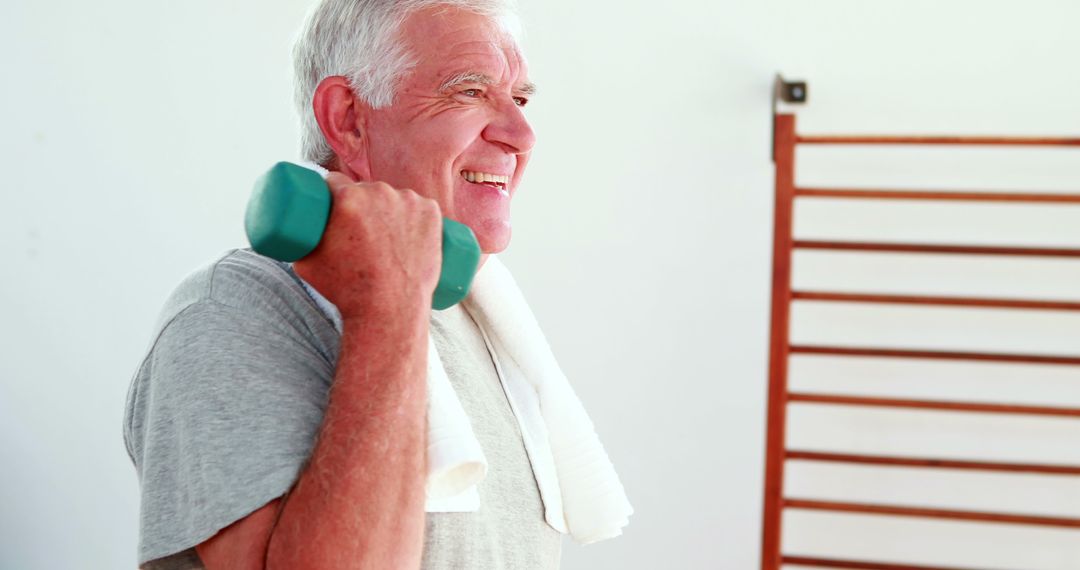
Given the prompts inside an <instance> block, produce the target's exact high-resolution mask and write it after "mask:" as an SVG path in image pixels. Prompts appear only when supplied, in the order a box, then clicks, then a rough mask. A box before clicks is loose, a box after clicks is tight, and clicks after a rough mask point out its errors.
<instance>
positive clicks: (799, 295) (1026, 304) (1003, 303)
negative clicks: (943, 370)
mask: <svg viewBox="0 0 1080 570" xmlns="http://www.w3.org/2000/svg"><path fill="white" fill-rule="evenodd" d="M791 299H792V300H793V301H824V302H838V303H874V304H887V305H890V304H891V305H932V306H946V307H978V308H988V309H1036V310H1046V311H1080V302H1077V301H1037V300H1029V299H989V298H980V297H938V296H928V295H882V294H873V293H839V292H833V291H792V292H791Z"/></svg>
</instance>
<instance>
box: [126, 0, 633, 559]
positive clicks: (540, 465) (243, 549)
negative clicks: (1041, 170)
mask: <svg viewBox="0 0 1080 570" xmlns="http://www.w3.org/2000/svg"><path fill="white" fill-rule="evenodd" d="M507 1H508V0H397V1H394V0H324V1H323V2H322V3H321V4H320V5H319V6H317V7H316V9H315V10H314V12H313V13H312V15H311V17H310V18H309V20H308V22H307V24H306V27H305V29H304V31H303V32H302V34H301V36H300V38H299V40H298V43H297V46H296V49H295V53H294V57H295V63H296V71H297V84H298V87H297V100H298V104H299V106H300V112H301V116H302V118H303V153H304V156H305V158H306V159H307V160H308V161H310V162H313V163H317V164H319V165H321V166H323V167H325V168H326V169H327V170H328V171H330V172H329V173H328V175H327V177H326V181H327V184H328V186H329V187H330V190H331V192H332V193H333V199H334V207H333V211H332V214H331V218H330V221H329V223H328V225H327V229H326V232H325V234H324V237H323V240H322V242H320V245H319V247H318V248H317V249H316V250H315V251H314V252H313V253H312V254H311V255H309V256H308V257H306V258H305V259H303V260H302V261H299V262H297V263H295V264H294V265H291V266H290V265H289V264H285V263H279V262H276V261H273V260H270V259H268V258H264V257H261V256H259V255H257V254H255V253H253V252H251V251H250V250H239V251H234V252H230V253H229V254H227V255H226V256H225V257H223V258H222V259H219V260H218V261H216V262H215V263H213V264H212V265H211V266H210V267H208V268H206V269H204V270H201V271H199V272H196V273H195V274H193V275H192V276H191V277H189V278H188V279H187V280H186V281H185V282H184V283H183V284H182V285H181V286H180V287H179V288H178V289H177V291H176V292H175V293H174V294H173V295H172V297H171V298H170V300H169V301H168V303H167V304H166V307H165V309H164V311H163V313H162V317H161V320H160V323H159V326H158V329H157V331H156V333H155V336H154V342H153V343H152V346H151V348H150V350H149V351H148V354H147V356H146V359H145V360H144V361H143V362H142V364H141V365H140V367H139V369H138V371H137V373H136V375H135V378H134V380H133V382H132V386H131V390H130V392H129V394H128V403H127V411H126V415H125V441H126V443H127V446H128V450H129V453H130V454H131V456H132V459H133V461H134V462H135V465H136V468H137V470H138V472H139V476H140V484H141V489H142V505H141V513H140V520H141V527H140V546H139V562H140V565H142V566H143V567H146V568H210V569H219V568H220V569H248V568H289V569H294V568H378V569H389V568H395V569H396V568H431V569H435V568H446V569H450V568H454V569H462V568H493V569H497V568H506V569H527V568H528V569H531V568H536V569H546V568H557V567H558V566H559V558H560V544H561V534H562V533H566V532H569V533H570V534H571V535H573V536H574V537H575V538H577V539H579V541H581V542H591V541H594V540H600V539H603V538H608V537H610V536H615V535H617V534H618V533H619V532H620V530H619V529H621V527H622V526H623V525H625V524H626V517H627V516H628V515H629V513H630V508H629V504H628V503H626V501H625V496H624V495H623V494H622V488H621V485H620V484H619V483H618V479H617V477H616V476H614V471H613V470H611V469H610V463H608V462H607V458H606V455H604V453H603V451H602V448H601V447H600V446H599V443H598V441H593V440H594V439H595V434H593V433H591V424H590V423H589V422H588V420H587V418H586V417H585V415H584V413H583V410H581V411H580V413H578V412H577V411H576V410H578V408H576V407H575V405H579V404H578V403H577V401H576V398H575V397H573V396H572V391H570V390H569V388H568V387H566V388H565V389H562V388H560V386H561V384H560V383H559V380H561V381H562V382H565V379H564V378H561V377H559V374H560V373H558V371H557V365H554V364H553V362H554V361H553V360H551V361H550V362H551V364H546V365H536V366H533V367H532V368H530V365H529V362H531V361H535V362H547V361H545V360H543V358H540V359H539V360H537V359H534V358H533V357H532V356H531V353H533V352H535V353H537V354H542V355H543V354H549V353H547V352H545V351H546V350H547V347H546V343H544V342H543V340H542V336H540V335H539V333H538V329H537V331H536V333H535V334H532V336H530V333H529V332H528V330H526V329H521V330H524V331H525V332H520V331H519V330H518V329H516V328H515V327H517V326H518V325H519V324H520V322H521V321H529V320H531V315H530V314H528V313H520V314H518V315H517V316H511V317H506V316H505V315H504V316H502V317H500V316H498V315H492V313H498V312H499V311H500V309H498V307H499V303H500V302H494V301H493V302H491V303H489V304H488V305H486V307H487V308H485V305H484V303H483V302H481V301H477V302H476V303H474V304H471V305H470V304H469V303H468V300H467V302H466V303H465V304H464V305H465V306H457V307H453V308H451V309H449V310H446V311H441V312H432V311H431V308H430V307H431V296H432V291H433V290H434V288H435V284H436V281H437V279H438V273H439V266H440V259H441V257H440V225H441V217H442V216H445V217H448V218H451V219H454V220H457V221H459V222H462V223H464V224H466V225H468V226H469V227H471V228H472V230H473V231H474V232H475V234H476V237H477V240H478V242H479V243H480V246H481V249H482V251H483V252H484V254H485V255H484V262H486V263H488V265H491V267H485V268H484V269H482V270H481V274H484V273H485V272H488V271H489V270H490V271H495V270H496V269H495V266H494V265H492V263H493V262H495V260H493V259H487V254H491V253H496V252H499V251H501V250H503V249H504V248H505V247H506V246H507V244H508V243H509V241H510V200H511V198H512V197H513V195H514V192H515V190H516V188H517V186H518V183H519V182H520V180H521V176H522V174H523V172H524V170H525V165H526V163H527V162H528V158H529V152H530V150H531V149H532V147H533V143H534V135H533V131H532V129H531V128H530V126H529V123H528V121H527V120H526V118H525V116H524V114H523V112H522V108H523V107H524V106H525V105H526V103H527V102H528V100H529V97H530V95H531V94H532V93H533V90H534V88H533V86H532V84H531V83H530V82H529V79H528V73H527V69H526V65H525V60H524V58H523V56H522V53H521V50H520V47H519V46H518V42H517V40H516V36H517V33H516V26H517V19H516V16H515V14H514V12H513V9H512V6H509V5H508V4H507ZM495 263H496V264H497V262H495ZM502 271H505V270H502ZM502 287H503V288H504V289H505V288H511V289H512V288H513V286H512V285H509V284H506V283H504V285H503V286H502ZM492 288H493V289H498V287H495V286H492ZM491 295H496V294H495V293H491V294H489V297H490V296H491ZM496 296H497V295H496ZM520 304H521V305H522V306H523V305H524V303H523V302H522V303H520ZM470 307H471V308H470ZM522 315H524V316H522ZM500 318H501V319H502V321H500ZM500 322H503V323H506V324H504V325H500V324H499V323H500ZM500 327H501V328H500ZM500 331H501V332H500ZM507 331H512V332H507ZM517 336H521V337H522V338H525V339H531V340H526V341H522V340H520V339H516V337H517ZM429 338H430V341H429ZM515 343H517V344H522V343H524V344H530V345H531V346H527V347H525V348H521V347H518V348H514V347H513V345H514V344H515ZM507 347H510V348H507ZM515 351H516V352H515ZM429 355H437V356H434V357H433V358H429ZM500 361H501V362H502V364H501V365H500ZM519 365H520V369H521V370H523V371H524V372H523V373H522V374H519V375H518V377H517V380H515V372H513V371H514V370H517V369H518V366H519ZM545 369H546V370H547V372H543V373H538V372H537V370H540V371H543V370H545ZM443 371H445V377H448V378H449V380H450V385H452V386H453V389H452V390H451V392H452V393H453V394H452V396H450V397H444V400H453V401H454V403H455V405H456V404H457V402H460V407H461V409H463V410H464V412H465V415H467V417H468V422H466V423H467V424H468V428H466V429H465V432H467V435H468V437H465V438H463V441H465V442H466V443H467V442H468V440H473V439H474V440H475V442H476V443H478V444H479V445H478V449H477V450H476V455H477V459H476V461H474V462H473V463H470V465H472V464H479V465H481V468H480V469H479V474H480V475H479V476H478V477H476V478H474V479H473V480H472V486H471V487H469V488H468V489H466V490H465V491H464V492H461V493H460V494H456V495H453V496H450V497H448V498H447V499H446V500H442V501H439V500H435V497H433V489H435V488H437V487H436V486H434V485H433V484H432V478H433V477H436V476H439V475H441V474H442V473H440V472H438V471H439V469H440V468H441V467H440V466H441V465H443V464H442V463H441V462H442V461H443V460H444V459H445V456H446V455H447V453H448V454H449V455H451V456H453V455H455V454H458V453H459V452H460V454H461V455H463V456H464V455H467V454H468V452H467V449H468V446H467V445H465V444H462V446H461V447H460V448H459V447H454V446H453V445H449V446H446V445H444V446H443V448H440V449H436V451H437V452H438V453H434V452H433V451H432V450H433V449H435V447H436V446H437V445H443V443H444V442H443V441H442V440H441V439H440V438H441V437H442V436H439V435H437V434H436V435H435V436H434V437H433V433H435V428H434V427H433V426H434V425H435V423H436V420H435V419H434V418H433V417H432V416H431V414H433V413H435V412H437V411H438V410H437V409H436V407H437V406H436V405H435V403H434V397H432V398H431V399H430V400H429V391H430V392H431V393H432V394H434V390H435V388H433V387H432V386H433V385H429V382H430V380H431V377H432V375H433V374H436V373H438V374H442V372H443ZM551 371H554V372H553V373H551ZM530 375H531V376H532V378H530V382H531V383H529V382H524V381H522V380H521V377H525V376H530ZM545 375H546V376H549V377H550V378H549V379H547V380H542V379H541V380H542V381H541V380H538V379H537V378H536V377H540V376H545ZM454 396H456V397H454ZM440 405H441V404H440ZM560 410H563V411H562V412H560ZM558 414H562V415H558ZM553 418H557V419H554V420H553ZM545 422H547V423H546V427H545ZM575 425H576V427H573V426H575ZM469 428H471V429H469ZM573 429H577V430H578V431H573ZM440 433H443V432H440ZM448 441H449V440H448ZM455 445H456V444H455ZM481 452H482V453H481ZM449 465H451V466H452V465H455V464H453V463H449ZM598 481H599V482H601V483H597V482H598ZM458 491H459V490H458V489H455V490H454V491H453V493H458ZM470 493H471V494H470Z"/></svg>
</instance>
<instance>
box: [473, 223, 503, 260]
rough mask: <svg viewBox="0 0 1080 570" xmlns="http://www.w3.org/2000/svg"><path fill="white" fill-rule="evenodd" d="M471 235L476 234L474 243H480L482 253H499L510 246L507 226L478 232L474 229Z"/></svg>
mask: <svg viewBox="0 0 1080 570" xmlns="http://www.w3.org/2000/svg"><path fill="white" fill-rule="evenodd" d="M492 230H494V231H492ZM473 233H475V234H476V241H477V242H479V243H480V251H482V252H484V253H500V252H502V251H503V250H505V249H506V248H507V247H508V246H509V245H510V233H511V232H510V226H509V225H505V226H502V225H500V227H498V228H484V229H482V230H480V231H476V230H475V229H474V230H473Z"/></svg>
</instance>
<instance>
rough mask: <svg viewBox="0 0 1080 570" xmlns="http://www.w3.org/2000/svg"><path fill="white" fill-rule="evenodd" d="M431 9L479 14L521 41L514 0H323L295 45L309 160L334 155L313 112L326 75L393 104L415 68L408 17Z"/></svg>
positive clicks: (375, 101)
mask: <svg viewBox="0 0 1080 570" xmlns="http://www.w3.org/2000/svg"><path fill="white" fill-rule="evenodd" d="M431 6H448V7H455V8H461V9H464V10H468V11H470V12H475V13H477V14H480V15H482V16H486V17H488V18H491V19H492V20H494V21H496V22H498V23H499V24H500V25H501V26H502V27H503V28H504V29H505V30H506V31H507V32H508V33H509V34H510V35H511V36H512V37H514V38H515V39H519V38H520V35H521V22H520V19H519V17H518V15H517V7H516V5H515V2H514V0H321V1H320V2H319V3H318V5H316V6H315V7H314V8H313V10H312V11H311V13H310V14H309V15H308V17H307V21H306V22H305V24H304V27H303V28H302V29H301V31H300V35H299V36H298V37H297V39H296V43H295V45H294V46H293V68H294V72H295V78H294V81H295V89H296V91H295V97H296V106H297V110H298V111H299V113H300V152H301V155H302V157H303V158H304V160H309V161H311V162H314V163H316V164H321V165H327V164H328V163H329V162H330V160H331V159H332V158H333V156H334V151H333V149H331V148H330V145H328V144H327V143H326V139H325V138H324V137H323V135H322V131H321V130H320V129H319V124H318V123H317V122H316V120H315V112H314V110H313V109H312V98H313V97H314V95H315V89H316V88H317V87H318V86H319V83H320V82H322V80H323V79H326V78H327V77H331V76H335V75H340V76H344V77H345V78H346V79H348V81H349V85H350V86H351V87H352V90H353V92H354V93H355V94H356V95H357V96H358V97H360V98H361V99H363V100H364V101H366V102H367V103H368V104H369V105H371V106H372V107H374V108H380V107H386V106H389V105H390V104H391V103H393V101H394V92H395V90H396V88H397V84H398V82H399V81H400V80H401V78H402V77H403V76H404V74H405V72H406V71H408V70H409V69H410V68H412V67H413V66H414V65H415V64H416V61H415V60H413V58H412V56H411V55H410V54H409V53H407V51H406V49H405V46H404V45H403V42H402V40H401V38H400V37H399V34H398V30H399V28H400V27H401V24H402V22H404V21H405V19H406V18H407V17H408V16H409V14H411V13H413V12H415V11H417V10H421V9H424V8H428V7H431Z"/></svg>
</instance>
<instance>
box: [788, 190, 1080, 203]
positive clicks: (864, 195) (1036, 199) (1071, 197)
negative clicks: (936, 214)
mask: <svg viewBox="0 0 1080 570" xmlns="http://www.w3.org/2000/svg"><path fill="white" fill-rule="evenodd" d="M795 197H797V198H850V199H857V200H931V201H937V200H944V201H959V202H1013V203H1015V202H1020V203H1025V202H1026V203H1032V204H1080V194H1035V193H1017V192H956V191H948V190H941V191H938V190H885V189H875V190H863V189H856V188H796V189H795Z"/></svg>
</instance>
